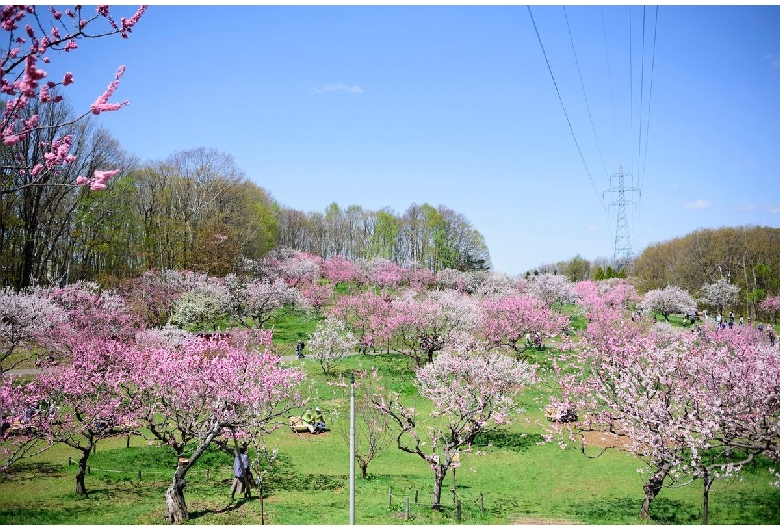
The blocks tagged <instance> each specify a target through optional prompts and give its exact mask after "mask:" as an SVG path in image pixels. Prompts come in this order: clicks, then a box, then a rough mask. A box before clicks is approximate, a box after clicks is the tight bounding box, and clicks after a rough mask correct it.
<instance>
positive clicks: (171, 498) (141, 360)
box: [127, 330, 304, 524]
mask: <svg viewBox="0 0 780 530" xmlns="http://www.w3.org/2000/svg"><path fill="white" fill-rule="evenodd" d="M270 346H271V332H270V331H267V330H255V331H252V332H249V331H245V332H243V333H234V334H232V335H231V339H230V341H228V340H227V339H226V338H225V337H217V338H213V339H192V340H187V341H185V342H184V343H183V344H182V345H181V347H179V348H166V349H162V348H145V349H142V350H139V351H138V352H137V353H136V355H135V356H134V357H133V362H132V364H131V372H130V384H129V385H128V387H127V388H128V392H129V394H128V395H129V398H131V400H132V403H133V406H134V409H135V412H136V418H137V421H138V422H139V423H140V424H141V425H142V426H143V427H145V428H146V429H148V430H149V432H150V433H151V434H152V436H153V437H154V438H155V439H157V440H159V441H160V442H162V443H164V444H167V445H169V446H170V447H171V449H172V450H173V452H174V454H175V455H176V457H177V459H178V460H177V462H178V464H177V466H176V469H175V471H174V473H173V479H172V481H171V484H170V486H169V487H168V490H167V491H166V494H165V518H166V520H167V521H168V522H170V523H174V524H180V523H182V522H184V521H185V520H187V519H188V518H189V513H188V510H187V505H186V502H185V499H184V487H185V486H186V475H187V472H188V471H189V470H190V469H191V468H192V467H193V466H194V465H195V464H196V463H197V461H198V459H199V458H200V457H201V456H202V455H203V453H204V451H206V449H207V448H208V447H209V446H211V445H212V444H217V445H218V446H220V447H222V448H223V449H224V448H226V447H227V446H228V445H229V443H230V442H231V441H232V439H233V436H234V435H235V436H236V437H242V438H243V439H244V440H246V439H247V438H249V439H250V440H251V439H252V438H254V437H257V436H260V434H261V433H263V432H269V431H271V430H273V429H274V428H275V427H276V426H277V425H278V423H279V419H280V418H282V417H286V415H287V414H288V413H289V412H290V411H291V410H292V409H293V408H295V407H299V406H301V404H302V403H303V402H304V400H303V399H302V398H301V395H300V392H299V390H298V387H299V384H300V383H301V381H302V380H303V374H302V373H301V372H300V371H299V370H297V369H295V368H289V367H285V366H284V365H283V364H282V362H281V358H280V357H279V356H276V355H273V354H272V353H271V352H270V350H269V348H270Z"/></svg>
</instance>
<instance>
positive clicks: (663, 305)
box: [640, 285, 696, 322]
mask: <svg viewBox="0 0 780 530" xmlns="http://www.w3.org/2000/svg"><path fill="white" fill-rule="evenodd" d="M640 306H641V307H642V310H643V311H644V312H645V313H660V314H661V315H663V317H664V319H665V320H666V321H667V322H668V321H669V315H671V314H672V313H695V312H696V300H694V299H693V297H692V296H691V295H690V293H689V292H688V291H686V290H685V289H681V288H680V287H677V286H676V285H669V286H667V287H664V288H663V289H653V290H652V291H648V292H646V293H645V295H644V296H643V297H642V301H641V303H640Z"/></svg>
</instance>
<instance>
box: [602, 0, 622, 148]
mask: <svg viewBox="0 0 780 530" xmlns="http://www.w3.org/2000/svg"><path fill="white" fill-rule="evenodd" d="M601 29H602V33H603V34H604V53H605V54H606V55H607V75H608V77H609V97H610V100H611V101H612V120H613V123H614V125H615V141H616V142H617V148H618V159H620V158H621V153H620V135H619V134H618V126H617V113H616V112H615V93H614V91H613V89H612V68H611V67H610V64H609V46H608V45H607V25H606V23H605V22H604V6H601Z"/></svg>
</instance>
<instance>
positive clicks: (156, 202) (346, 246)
mask: <svg viewBox="0 0 780 530" xmlns="http://www.w3.org/2000/svg"><path fill="white" fill-rule="evenodd" d="M26 112H28V113H30V114H31V115H32V114H34V113H35V114H38V115H39V120H40V124H41V127H39V128H38V129H36V130H35V131H33V133H32V134H31V135H30V137H29V138H28V139H26V140H23V141H20V142H18V143H16V144H13V145H4V146H2V147H0V168H2V169H0V285H8V286H13V287H15V288H17V289H21V288H23V287H27V286H29V285H32V284H44V285H48V284H62V285H64V284H68V283H73V282H76V281H78V280H95V281H98V282H100V283H103V284H104V285H109V284H111V283H113V282H114V281H116V280H121V279H126V278H133V277H136V276H139V275H140V274H142V273H143V272H144V271H146V270H150V269H179V270H181V269H189V270H194V271H198V272H204V273H207V274H211V275H218V276H220V275H225V274H228V273H230V272H233V271H234V270H236V266H237V265H238V264H239V263H241V262H242V261H243V260H257V259H259V258H261V257H262V256H264V255H265V254H266V253H267V252H268V251H269V250H271V249H273V248H276V247H278V246H288V247H291V248H293V249H296V250H301V251H305V252H310V253H312V254H315V255H318V256H321V257H323V258H328V257H332V256H338V255H341V256H345V257H347V258H349V259H356V258H365V259H373V258H380V257H381V258H386V259H388V260H391V261H393V262H395V263H397V264H399V265H402V264H407V263H410V262H416V263H418V264H420V265H421V266H424V267H427V268H429V269H431V270H433V271H437V270H441V269H445V268H451V269H458V270H474V269H480V270H483V269H489V268H490V265H491V264H490V254H489V252H488V249H487V245H486V244H485V241H484V238H483V236H482V235H481V234H480V233H479V232H478V231H477V230H475V229H474V228H473V227H472V226H471V224H470V223H469V221H468V220H467V219H466V218H465V217H464V216H463V215H462V214H460V213H458V212H455V211H453V210H451V209H449V208H447V207H445V206H439V207H438V208H434V207H432V206H430V205H428V204H423V205H422V206H418V205H416V204H413V205H412V206H410V207H409V208H408V209H407V211H406V212H405V213H404V214H403V215H400V216H399V215H396V214H395V213H393V212H392V211H391V210H390V209H383V210H380V211H376V212H375V211H368V210H364V209H363V208H361V207H360V206H357V205H352V206H349V207H348V208H346V209H342V208H340V207H339V206H338V205H337V204H336V203H333V204H331V205H330V206H328V207H327V208H326V209H325V211H324V213H319V212H312V213H303V212H300V211H297V210H294V209H291V208H287V207H284V206H281V205H279V204H278V203H277V202H276V201H275V200H274V198H273V197H272V195H271V194H270V193H269V192H268V191H267V190H265V189H264V188H262V187H260V186H258V185H257V184H254V183H253V182H252V181H251V180H249V179H248V178H247V177H246V175H245V174H244V172H243V171H242V170H241V169H240V168H238V167H237V166H236V164H235V161H234V159H233V157H232V156H231V155H229V154H226V153H222V152H219V151H217V150H215V149H207V148H196V149H190V150H186V151H181V152H176V153H174V154H172V155H171V156H169V157H168V158H167V159H165V160H162V161H149V162H145V163H141V162H139V161H138V160H137V158H135V157H133V156H129V155H128V154H127V153H126V152H124V151H123V150H122V149H121V146H120V145H119V142H118V141H117V140H115V139H114V138H113V137H111V135H110V134H109V133H108V132H107V131H106V130H105V129H104V128H102V127H99V126H95V125H94V122H92V121H91V120H90V119H86V118H85V119H78V118H79V116H77V115H76V114H74V112H73V111H72V109H71V108H70V107H69V106H68V105H67V104H66V103H65V102H64V101H61V102H59V103H57V104H56V105H46V106H39V105H33V106H31V107H30V108H29V109H28V110H27V111H26ZM66 135H70V137H72V139H73V147H72V148H71V150H70V153H69V154H71V155H72V156H73V157H74V161H73V162H72V163H71V164H68V165H64V166H63V167H62V168H59V169H58V170H56V171H50V172H47V173H45V174H36V173H35V171H34V170H30V169H25V168H34V167H36V165H39V164H41V163H42V162H43V161H44V158H45V157H46V156H47V150H46V149H44V147H45V146H51V144H52V142H54V141H56V139H57V138H62V137H64V136H66ZM105 166H109V167H116V168H119V169H121V173H120V175H118V176H116V177H114V178H112V179H111V181H110V182H109V183H108V187H107V189H105V190H103V191H100V192H94V191H90V190H89V189H87V188H85V187H81V186H75V183H76V180H77V178H78V177H79V176H81V175H87V174H91V173H93V172H94V171H95V169H97V168H99V167H105Z"/></svg>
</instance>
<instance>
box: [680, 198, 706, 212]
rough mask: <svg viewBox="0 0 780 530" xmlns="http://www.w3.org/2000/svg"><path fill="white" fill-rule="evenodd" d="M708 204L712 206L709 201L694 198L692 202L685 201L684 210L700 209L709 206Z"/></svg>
mask: <svg viewBox="0 0 780 530" xmlns="http://www.w3.org/2000/svg"><path fill="white" fill-rule="evenodd" d="M710 206H712V203H711V202H710V201H705V200H704V199H696V200H695V201H693V202H686V203H685V209H686V210H701V209H702V208H709V207H710Z"/></svg>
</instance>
